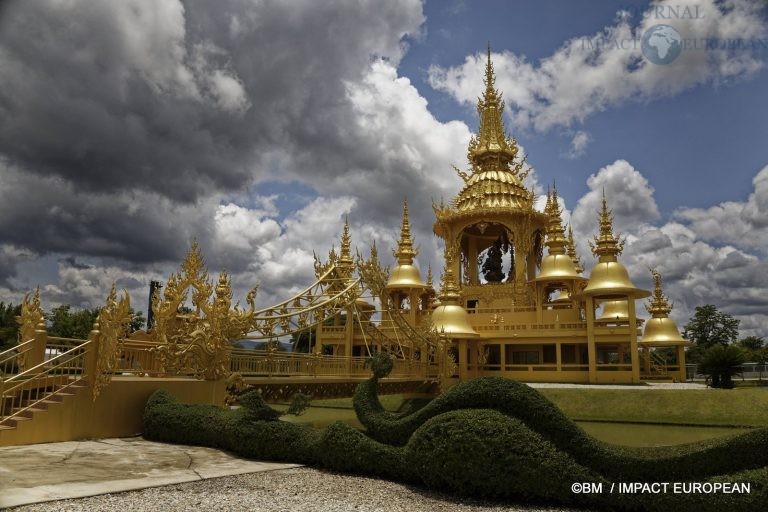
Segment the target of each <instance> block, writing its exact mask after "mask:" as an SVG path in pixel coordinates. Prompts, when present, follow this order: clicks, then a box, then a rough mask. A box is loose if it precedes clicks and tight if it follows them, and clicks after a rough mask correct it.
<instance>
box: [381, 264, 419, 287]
mask: <svg viewBox="0 0 768 512" xmlns="http://www.w3.org/2000/svg"><path fill="white" fill-rule="evenodd" d="M393 288H408V289H410V288H426V286H425V285H424V282H423V281H422V280H421V274H419V269H418V268H416V267H414V266H413V265H398V266H396V267H395V268H394V269H392V272H391V273H390V275H389V280H388V281H387V289H388V290H391V289H393Z"/></svg>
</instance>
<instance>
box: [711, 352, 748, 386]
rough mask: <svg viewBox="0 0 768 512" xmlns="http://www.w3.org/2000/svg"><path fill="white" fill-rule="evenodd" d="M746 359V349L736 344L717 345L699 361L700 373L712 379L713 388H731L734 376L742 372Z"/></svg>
mask: <svg viewBox="0 0 768 512" xmlns="http://www.w3.org/2000/svg"><path fill="white" fill-rule="evenodd" d="M744 361H746V354H745V353H744V350H743V349H741V348H740V347H737V346H735V345H715V346H713V347H711V348H709V349H707V351H706V352H704V357H703V358H702V360H701V362H700V363H699V373H701V374H703V375H706V376H707V378H709V379H710V380H711V386H712V387H713V388H723V389H731V388H732V387H733V380H732V377H733V376H734V375H740V374H741V365H742V364H743V363H744Z"/></svg>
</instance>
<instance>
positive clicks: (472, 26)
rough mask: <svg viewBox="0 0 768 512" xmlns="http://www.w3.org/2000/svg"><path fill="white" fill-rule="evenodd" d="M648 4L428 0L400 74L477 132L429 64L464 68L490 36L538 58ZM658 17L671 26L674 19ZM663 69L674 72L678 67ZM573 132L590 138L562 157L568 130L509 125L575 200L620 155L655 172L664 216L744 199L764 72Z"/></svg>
mask: <svg viewBox="0 0 768 512" xmlns="http://www.w3.org/2000/svg"><path fill="white" fill-rule="evenodd" d="M672 5H683V6H684V5H685V2H676V3H675V2H673V3H672ZM647 6H648V2H626V1H618V2H616V1H594V2H589V5H588V8H587V7H586V3H585V2H573V1H562V2H554V1H547V2H541V1H516V2H503V1H474V2H462V1H450V2H436V1H432V2H429V1H428V2H426V4H425V9H424V12H425V15H426V23H425V25H424V31H423V32H424V34H423V36H421V37H413V38H409V39H408V44H409V49H408V52H407V53H406V54H405V56H404V58H403V60H402V62H401V64H400V67H399V70H400V72H401V74H402V75H404V76H407V77H408V78H410V79H411V80H412V82H413V83H414V85H415V86H416V87H417V88H418V89H419V91H420V92H421V93H422V94H423V96H424V97H425V98H427V100H428V101H429V105H430V107H429V108H430V111H431V112H432V113H433V114H434V115H435V116H436V117H437V118H438V119H440V120H443V121H447V120H451V119H462V120H464V121H465V122H467V124H469V126H470V127H472V128H473V129H476V126H477V120H476V114H475V110H474V107H472V106H466V105H460V104H457V102H456V101H455V99H454V98H452V97H451V96H450V95H448V94H446V93H443V92H440V91H435V90H434V89H433V88H432V87H430V84H429V79H428V69H429V67H430V66H433V65H437V66H442V67H450V66H455V65H457V64H460V63H461V61H463V59H464V57H465V56H466V55H468V54H472V53H479V52H482V51H484V49H485V46H486V44H487V43H488V42H490V43H491V45H492V47H493V51H494V52H513V53H515V54H518V55H524V56H525V57H526V58H527V59H528V61H531V62H536V61H538V60H539V59H542V58H546V57H548V56H550V55H552V54H553V53H554V52H555V51H556V50H557V49H558V48H559V47H561V46H562V45H563V43H564V42H565V41H566V40H568V39H570V38H579V37H582V36H588V35H591V34H594V33H597V32H599V31H600V30H602V29H603V27H605V26H607V25H610V24H612V23H613V22H614V20H615V19H616V16H617V13H618V12H619V10H620V9H621V8H628V7H629V8H631V9H633V11H632V12H633V13H636V12H637V10H644V9H647ZM700 14H701V15H706V13H705V12H701V13H700ZM669 16H674V15H673V14H671V13H670V14H669ZM633 21H634V23H635V24H637V23H639V22H640V21H642V20H641V19H639V18H635V19H634V20H633ZM659 22H662V23H669V24H672V25H673V26H674V25H675V19H674V18H673V17H672V18H671V19H666V20H662V19H659ZM766 53H768V52H763V57H764V58H765V57H766ZM667 71H668V72H669V73H675V72H676V69H675V67H674V63H673V64H672V65H670V66H669V69H668V70H667ZM508 129H509V128H508ZM571 130H585V131H586V132H588V133H589V134H590V135H591V137H592V142H591V143H590V145H589V148H588V149H587V151H586V152H585V154H584V155H583V156H582V157H580V158H577V159H569V158H567V157H566V156H565V155H566V154H567V152H568V147H569V143H570V137H569V136H568V134H567V131H568V130H567V129H566V128H561V129H554V130H551V131H549V132H546V133H536V132H534V131H532V130H525V131H523V130H510V131H514V135H515V136H516V137H517V138H518V140H519V141H520V142H521V143H522V144H523V145H524V146H525V148H526V151H527V152H528V154H529V162H530V163H531V164H532V166H533V167H534V168H535V169H536V170H537V172H538V174H539V176H540V177H541V181H542V182H544V183H547V182H552V181H553V180H556V181H557V182H558V184H559V186H560V190H561V193H562V195H563V196H564V197H565V199H566V201H567V202H568V203H569V204H573V203H575V201H576V200H577V199H578V198H579V197H581V196H582V195H583V194H584V193H585V192H586V191H587V186H586V178H587V177H588V176H589V175H590V174H592V173H594V171H595V169H598V168H600V167H602V166H604V165H607V164H608V163H611V162H613V161H615V160H616V159H618V158H623V159H626V160H629V161H631V162H632V163H633V164H634V165H635V166H636V167H637V168H639V169H641V170H642V171H643V174H644V175H645V176H646V177H648V178H649V180H650V182H651V183H652V185H653V187H654V188H655V189H656V200H657V202H658V204H659V208H660V210H661V212H662V214H664V215H669V214H670V213H672V211H673V210H674V209H675V208H677V207H679V206H690V207H706V206H709V205H711V204H713V203H717V202H720V201H726V200H744V199H746V197H747V196H748V194H749V193H750V192H751V190H752V178H753V177H754V174H755V173H756V172H757V171H758V170H759V169H760V168H762V167H763V166H764V165H765V162H766V151H765V150H760V149H759V148H761V146H763V145H764V143H763V142H762V141H763V140H764V138H765V137H766V134H768V72H766V71H761V72H760V73H757V74H755V75H754V76H751V77H750V78H749V79H734V80H732V81H731V82H730V83H727V84H723V85H719V86H700V87H693V88H691V89H690V90H687V91H685V92H684V93H682V94H677V95H674V96H671V97H661V98H658V99H654V98H650V99H645V100H643V101H628V102H627V103H625V104H623V105H621V106H618V107H614V108H610V109H608V110H606V111H603V112H599V113H597V114H594V115H592V116H590V117H589V118H587V119H586V120H585V121H584V122H583V123H576V124H574V125H573V126H572V127H571Z"/></svg>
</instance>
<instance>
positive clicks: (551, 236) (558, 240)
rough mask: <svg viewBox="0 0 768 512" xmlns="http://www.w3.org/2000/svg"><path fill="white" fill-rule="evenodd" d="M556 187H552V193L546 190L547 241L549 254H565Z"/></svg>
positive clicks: (560, 211) (560, 210)
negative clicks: (547, 209)
mask: <svg viewBox="0 0 768 512" xmlns="http://www.w3.org/2000/svg"><path fill="white" fill-rule="evenodd" d="M557 199H558V198H557V187H554V186H553V188H552V194H551V195H550V193H549V192H547V202H548V205H547V206H548V208H549V211H547V212H546V213H547V215H548V216H549V224H548V225H547V242H546V245H547V247H548V248H549V254H565V243H566V242H565V233H564V231H563V220H562V217H561V215H562V209H561V208H560V203H559V202H558V200H557Z"/></svg>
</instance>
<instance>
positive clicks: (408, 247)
mask: <svg viewBox="0 0 768 512" xmlns="http://www.w3.org/2000/svg"><path fill="white" fill-rule="evenodd" d="M392 254H393V255H394V256H395V258H397V263H398V264H399V265H413V258H415V257H416V255H417V254H418V251H416V250H415V249H414V248H413V237H412V236H411V223H410V221H409V220H408V200H407V199H406V200H405V201H403V224H402V227H401V228H400V241H398V243H397V251H393V252H392Z"/></svg>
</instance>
